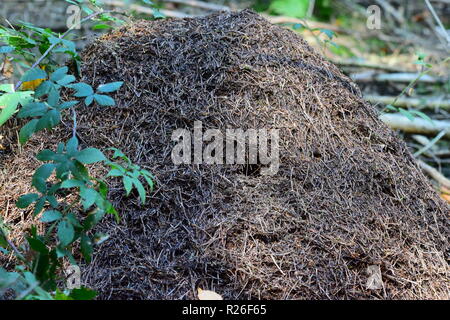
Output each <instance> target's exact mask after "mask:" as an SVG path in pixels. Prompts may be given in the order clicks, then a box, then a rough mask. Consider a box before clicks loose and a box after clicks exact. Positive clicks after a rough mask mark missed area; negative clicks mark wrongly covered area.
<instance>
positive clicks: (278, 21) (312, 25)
mask: <svg viewBox="0 0 450 320" xmlns="http://www.w3.org/2000/svg"><path fill="white" fill-rule="evenodd" d="M262 16H263V17H264V18H266V19H267V20H269V21H270V22H271V23H273V24H283V23H292V24H297V23H299V24H302V25H307V26H308V27H309V28H311V29H315V28H319V29H328V30H331V31H334V32H336V33H340V34H349V33H350V32H349V31H347V30H345V29H342V28H340V27H337V26H335V25H332V24H329V23H324V22H318V21H309V20H304V19H297V18H291V17H284V16H270V15H267V14H262Z"/></svg>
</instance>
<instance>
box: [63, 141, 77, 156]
mask: <svg viewBox="0 0 450 320" xmlns="http://www.w3.org/2000/svg"><path fill="white" fill-rule="evenodd" d="M66 151H67V153H68V154H69V155H71V156H73V155H75V154H76V153H77V152H78V139H77V137H72V138H70V139H69V141H68V142H67V145H66Z"/></svg>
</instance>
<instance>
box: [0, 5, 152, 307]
mask: <svg viewBox="0 0 450 320" xmlns="http://www.w3.org/2000/svg"><path fill="white" fill-rule="evenodd" d="M66 1H67V2H69V3H71V4H75V5H78V6H80V9H81V10H83V12H85V13H86V14H87V16H86V17H84V18H83V19H82V20H81V22H82V23H84V22H86V21H90V20H97V21H100V22H102V23H104V22H111V21H112V22H117V23H121V20H119V19H116V18H113V17H111V16H110V15H109V14H108V12H106V11H104V10H102V9H101V7H100V5H99V4H98V3H97V1H95V0H90V1H84V0H74V1H71V0H66ZM89 4H90V6H89ZM104 28H106V27H105V26H104V25H103V26H101V25H99V24H97V25H96V26H94V29H104ZM71 30H72V29H69V30H68V31H67V32H65V33H64V34H57V33H55V32H53V31H51V30H50V29H42V28H37V27H35V26H33V25H30V24H28V23H22V24H21V30H16V29H13V28H8V27H4V26H0V41H1V42H3V43H4V44H5V45H2V46H0V54H1V55H8V54H14V60H15V61H17V62H18V63H22V64H25V65H26V64H27V63H29V64H32V65H31V67H28V70H27V71H26V72H25V73H24V74H23V76H22V77H21V78H20V81H19V82H18V83H16V84H4V85H0V106H2V108H1V109H0V126H2V125H3V124H4V123H5V122H6V121H8V120H9V119H11V118H13V117H17V118H19V119H25V120H27V122H26V124H25V125H24V126H23V127H22V128H21V129H20V132H19V142H20V143H21V144H25V143H26V142H27V141H28V140H29V139H30V138H31V137H32V136H33V135H34V134H36V133H37V132H40V131H45V130H51V129H53V128H55V127H56V126H58V125H59V124H60V123H61V119H62V118H63V117H65V116H70V115H71V118H72V120H73V126H72V137H71V138H70V139H69V140H68V141H65V142H59V143H57V145H56V146H55V149H54V150H50V149H45V150H42V151H40V152H39V153H38V154H37V155H36V158H37V159H38V160H39V161H41V162H42V165H41V166H39V167H38V168H37V169H36V171H35V172H34V174H33V176H32V179H31V184H32V186H33V188H34V189H35V192H32V193H28V194H25V195H22V196H21V197H20V198H19V199H18V200H17V203H16V205H17V207H19V208H22V209H26V208H28V209H29V210H31V211H32V214H33V215H34V216H39V218H40V221H41V222H42V223H43V224H44V226H45V228H44V231H43V232H41V233H39V232H38V231H37V230H38V228H37V227H36V226H35V225H33V226H32V227H31V228H30V231H29V233H28V234H27V235H26V237H25V239H26V245H25V244H23V245H21V246H19V247H16V245H15V244H14V243H13V242H12V241H11V240H10V239H9V229H8V226H7V225H5V224H4V223H3V221H2V219H1V216H0V253H2V254H14V255H15V257H16V260H17V265H16V267H15V270H14V271H7V270H5V269H4V268H0V298H1V297H2V296H3V295H4V294H5V293H8V294H9V295H10V296H13V297H14V298H16V299H26V300H29V299H39V300H42V299H45V300H48V299H56V300H71V299H93V298H94V297H95V296H96V293H95V292H94V291H92V290H90V289H88V288H84V287H81V288H78V289H72V290H69V289H65V288H64V287H63V282H64V281H63V280H64V272H63V266H64V263H65V262H66V261H68V262H69V263H70V264H73V265H76V264H77V259H76V258H75V257H74V252H75V251H76V250H78V248H79V250H80V252H81V255H82V257H83V258H84V260H85V261H86V262H87V263H89V262H90V261H91V260H92V254H93V252H94V246H95V245H96V244H99V243H101V242H102V241H104V240H105V239H107V235H105V234H101V233H94V232H93V228H94V227H95V226H96V225H97V224H98V223H99V222H100V221H101V220H102V218H103V217H104V216H105V215H106V214H112V215H114V216H115V218H116V220H117V221H119V219H120V217H119V214H118V212H117V210H116V209H115V208H114V206H113V204H112V203H111V202H110V201H109V200H108V185H107V183H106V179H107V178H109V177H117V178H120V179H122V181H123V185H124V189H125V192H126V194H127V196H128V195H129V194H130V193H131V192H132V190H133V189H135V190H137V193H138V195H139V198H140V200H141V202H142V203H145V201H146V193H147V189H146V187H145V184H147V185H148V186H149V189H150V190H152V189H153V187H154V177H153V175H152V174H151V173H150V172H149V171H147V170H145V169H143V168H141V167H140V166H138V165H136V164H133V163H132V162H131V160H130V159H129V158H128V157H127V156H125V155H124V154H123V153H122V152H121V151H120V150H118V149H115V148H108V149H107V150H106V151H111V152H113V155H112V159H108V158H107V156H106V155H105V154H104V153H103V152H102V151H100V150H99V149H96V148H92V147H81V146H80V143H79V139H78V133H77V118H76V108H78V107H85V108H88V107H90V106H91V105H92V104H94V103H96V104H97V105H98V106H102V107H113V106H115V100H114V98H113V97H111V96H110V95H109V94H110V93H113V92H117V91H119V90H120V88H121V87H122V85H123V82H120V81H119V82H112V83H106V84H102V85H100V86H98V87H97V88H95V89H94V88H92V87H91V86H90V85H89V84H87V83H84V82H76V77H75V76H74V75H72V74H69V73H68V72H69V68H68V67H66V66H62V67H61V66H58V65H57V64H56V62H55V61H56V59H55V57H54V55H55V54H65V55H68V56H69V57H70V58H71V59H73V60H74V61H76V62H77V63H78V64H79V62H80V57H79V55H78V53H77V52H76V47H75V43H74V42H72V41H70V40H67V39H65V37H66V36H67V35H68V34H69V32H70V31H71ZM38 53H40V54H41V55H40V57H39V58H37V56H38ZM5 58H6V57H5ZM32 61H34V62H32ZM24 88H27V89H26V90H24ZM63 90H64V91H65V92H66V93H67V94H65V95H64V96H70V97H71V98H70V99H67V100H64V99H62V98H61V97H62V94H61V92H62V91H63ZM92 164H97V165H103V166H106V167H107V168H109V171H108V174H107V175H106V176H105V177H93V176H92V175H91V174H90V171H89V168H88V167H87V166H89V165H92ZM0 213H1V212H0Z"/></svg>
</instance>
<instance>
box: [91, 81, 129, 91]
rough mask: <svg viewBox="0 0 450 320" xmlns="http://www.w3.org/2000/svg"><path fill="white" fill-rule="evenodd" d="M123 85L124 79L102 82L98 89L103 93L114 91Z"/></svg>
mask: <svg viewBox="0 0 450 320" xmlns="http://www.w3.org/2000/svg"><path fill="white" fill-rule="evenodd" d="M122 85H123V81H117V82H111V83H107V84H102V85H100V86H98V88H97V91H98V92H103V93H109V92H114V91H117V90H119V89H120V87H121V86H122Z"/></svg>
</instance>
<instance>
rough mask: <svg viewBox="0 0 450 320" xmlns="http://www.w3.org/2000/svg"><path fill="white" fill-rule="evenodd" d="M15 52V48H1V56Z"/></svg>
mask: <svg viewBox="0 0 450 320" xmlns="http://www.w3.org/2000/svg"><path fill="white" fill-rule="evenodd" d="M13 51H14V48H13V47H10V46H1V47H0V54H2V53H10V52H13Z"/></svg>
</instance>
